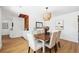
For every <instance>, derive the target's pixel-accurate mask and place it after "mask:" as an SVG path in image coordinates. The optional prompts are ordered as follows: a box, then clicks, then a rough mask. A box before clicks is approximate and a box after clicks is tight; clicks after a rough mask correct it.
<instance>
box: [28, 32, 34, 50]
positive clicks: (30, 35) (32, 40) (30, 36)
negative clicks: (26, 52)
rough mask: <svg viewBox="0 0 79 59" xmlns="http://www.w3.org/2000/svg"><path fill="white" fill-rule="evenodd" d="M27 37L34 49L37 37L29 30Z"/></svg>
mask: <svg viewBox="0 0 79 59" xmlns="http://www.w3.org/2000/svg"><path fill="white" fill-rule="evenodd" d="M27 39H28V42H29V46H30V47H31V48H32V49H35V38H34V36H33V33H32V32H29V31H27Z"/></svg>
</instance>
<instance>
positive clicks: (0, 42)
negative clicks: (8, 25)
mask: <svg viewBox="0 0 79 59" xmlns="http://www.w3.org/2000/svg"><path fill="white" fill-rule="evenodd" d="M1 34H2V33H1V8H0V48H1V47H2V36H1Z"/></svg>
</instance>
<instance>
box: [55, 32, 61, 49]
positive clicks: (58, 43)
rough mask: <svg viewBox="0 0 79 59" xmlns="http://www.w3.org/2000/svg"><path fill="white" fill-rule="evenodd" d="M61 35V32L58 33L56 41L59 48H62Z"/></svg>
mask: <svg viewBox="0 0 79 59" xmlns="http://www.w3.org/2000/svg"><path fill="white" fill-rule="evenodd" d="M60 35H61V31H58V32H57V37H56V41H55V42H56V44H57V45H58V47H59V48H60V47H61V45H60Z"/></svg>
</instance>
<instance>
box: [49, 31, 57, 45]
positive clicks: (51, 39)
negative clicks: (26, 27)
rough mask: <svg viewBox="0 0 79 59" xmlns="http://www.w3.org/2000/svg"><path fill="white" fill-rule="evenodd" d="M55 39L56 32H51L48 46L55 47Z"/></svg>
mask: <svg viewBox="0 0 79 59" xmlns="http://www.w3.org/2000/svg"><path fill="white" fill-rule="evenodd" d="M56 37H57V32H52V35H51V37H50V43H49V45H50V46H52V45H55V40H56Z"/></svg>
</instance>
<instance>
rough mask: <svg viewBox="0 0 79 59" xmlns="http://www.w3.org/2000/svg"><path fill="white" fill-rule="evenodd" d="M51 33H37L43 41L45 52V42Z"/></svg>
mask: <svg viewBox="0 0 79 59" xmlns="http://www.w3.org/2000/svg"><path fill="white" fill-rule="evenodd" d="M50 35H51V34H45V33H39V34H35V35H34V36H35V38H36V39H37V40H39V41H41V42H42V43H43V53H44V52H45V42H46V41H48V40H50Z"/></svg>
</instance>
